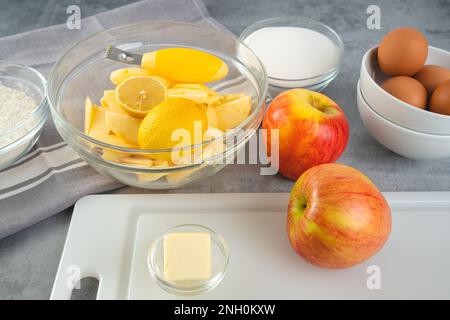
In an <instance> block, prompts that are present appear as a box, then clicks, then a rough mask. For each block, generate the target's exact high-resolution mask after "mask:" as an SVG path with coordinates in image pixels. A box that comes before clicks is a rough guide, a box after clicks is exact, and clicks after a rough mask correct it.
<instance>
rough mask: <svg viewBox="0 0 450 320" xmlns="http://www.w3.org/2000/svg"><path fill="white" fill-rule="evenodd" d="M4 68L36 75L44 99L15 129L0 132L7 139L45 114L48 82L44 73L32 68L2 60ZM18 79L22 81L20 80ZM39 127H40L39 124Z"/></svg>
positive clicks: (0, 65) (1, 63) (1, 64)
mask: <svg viewBox="0 0 450 320" xmlns="http://www.w3.org/2000/svg"><path fill="white" fill-rule="evenodd" d="M2 66H12V67H18V68H23V69H25V70H27V71H31V73H34V75H36V76H37V77H38V79H39V82H38V83H37V84H38V85H39V86H40V87H41V88H42V99H41V101H40V102H39V103H37V104H36V108H35V109H34V110H33V111H32V112H30V113H29V114H28V115H27V116H26V117H25V118H23V119H22V120H20V121H19V123H18V124H17V125H16V126H15V127H14V128H11V129H8V130H4V131H2V130H0V138H1V137H6V136H8V135H10V134H12V133H13V132H15V131H16V130H18V129H20V128H22V127H23V126H25V125H26V124H27V123H28V122H30V121H31V120H33V118H34V117H35V116H38V115H39V114H40V113H42V112H44V111H45V109H46V108H45V107H46V106H47V81H46V79H45V77H44V76H43V75H42V73H40V72H39V71H37V70H36V69H34V68H32V67H30V66H27V65H25V64H21V63H13V62H8V61H5V60H0V67H2ZM18 79H19V80H20V78H18ZM34 83H36V82H34ZM37 125H39V124H37ZM37 125H36V126H37ZM20 139H21V138H19V139H18V140H20ZM18 140H16V141H14V142H12V143H10V144H8V145H6V146H4V147H7V146H9V145H11V144H13V143H15V142H17V141H18ZM4 147H2V148H4Z"/></svg>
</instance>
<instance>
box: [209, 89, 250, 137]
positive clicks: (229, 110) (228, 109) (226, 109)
mask: <svg viewBox="0 0 450 320" xmlns="http://www.w3.org/2000/svg"><path fill="white" fill-rule="evenodd" d="M251 110H252V98H251V97H250V96H244V97H242V98H239V99H236V100H232V101H230V102H227V103H224V104H221V105H219V106H217V107H214V111H215V112H216V115H217V119H218V126H217V128H219V129H220V130H222V131H226V130H228V129H233V128H235V127H237V126H239V125H240V124H241V123H242V122H243V121H244V120H245V119H247V117H248V116H249V115H250V111H251Z"/></svg>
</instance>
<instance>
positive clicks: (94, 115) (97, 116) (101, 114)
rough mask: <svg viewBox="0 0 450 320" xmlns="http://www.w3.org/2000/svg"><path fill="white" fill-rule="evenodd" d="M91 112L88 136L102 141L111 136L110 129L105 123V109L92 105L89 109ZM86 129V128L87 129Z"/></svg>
mask: <svg viewBox="0 0 450 320" xmlns="http://www.w3.org/2000/svg"><path fill="white" fill-rule="evenodd" d="M89 109H90V110H91V111H90V112H88V113H87V114H88V116H87V118H88V122H90V124H91V126H90V128H89V131H88V135H89V136H91V137H92V138H94V139H97V140H100V141H102V140H101V139H100V138H104V136H107V135H108V134H109V129H108V127H107V126H106V122H105V112H106V111H105V109H104V108H101V107H98V106H95V105H92V104H91V106H90V107H89ZM85 129H86V128H85Z"/></svg>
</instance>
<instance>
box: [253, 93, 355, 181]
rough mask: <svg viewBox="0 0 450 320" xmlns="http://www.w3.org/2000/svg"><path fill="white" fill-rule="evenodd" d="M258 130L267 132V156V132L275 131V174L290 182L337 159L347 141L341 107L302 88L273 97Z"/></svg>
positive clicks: (268, 150) (346, 127)
mask: <svg viewBox="0 0 450 320" xmlns="http://www.w3.org/2000/svg"><path fill="white" fill-rule="evenodd" d="M262 127H263V128H264V129H267V130H268V132H267V155H268V156H269V157H270V156H271V153H272V151H271V144H272V141H271V130H272V129H278V130H279V144H278V145H279V163H278V167H279V172H280V173H281V174H282V175H284V176H285V177H287V178H289V179H291V180H294V181H295V180H297V179H298V178H299V177H300V175H301V174H302V173H303V172H305V171H306V170H308V169H309V168H312V167H314V166H316V165H319V164H324V163H330V162H335V161H336V160H338V159H339V157H340V156H341V154H342V153H343V152H344V150H345V147H346V146H347V143H348V138H349V126H348V121H347V118H346V117H345V115H344V112H343V111H342V110H341V108H339V106H338V105H337V104H336V103H335V102H334V101H333V100H331V99H330V98H328V97H327V96H325V95H323V94H320V93H317V92H314V91H309V90H305V89H293V90H289V91H286V92H284V93H282V94H280V95H279V96H277V97H276V98H275V99H274V100H273V101H272V103H271V104H270V105H269V108H268V110H267V113H266V115H265V118H264V122H263V126H262ZM271 158H272V161H273V159H275V158H276V157H271Z"/></svg>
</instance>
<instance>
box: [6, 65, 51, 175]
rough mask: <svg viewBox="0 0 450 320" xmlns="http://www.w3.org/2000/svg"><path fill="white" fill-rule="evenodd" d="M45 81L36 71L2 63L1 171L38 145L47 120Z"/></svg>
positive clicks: (26, 67)
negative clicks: (37, 142)
mask: <svg viewBox="0 0 450 320" xmlns="http://www.w3.org/2000/svg"><path fill="white" fill-rule="evenodd" d="M45 86H46V81H45V78H44V77H43V76H42V75H41V74H40V73H39V72H38V71H36V70H34V69H33V68H30V67H28V66H25V65H21V64H14V63H9V62H0V170H4V169H6V168H8V167H9V166H11V165H13V164H14V163H16V162H17V161H18V160H19V159H20V158H21V157H23V156H24V155H25V154H26V153H27V152H28V151H29V150H30V149H31V148H32V147H33V146H34V144H35V143H36V141H37V140H38V138H39V136H40V133H41V131H42V127H43V125H44V123H45V121H46V120H47V116H48V113H49V111H48V105H47V100H46V98H45Z"/></svg>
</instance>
